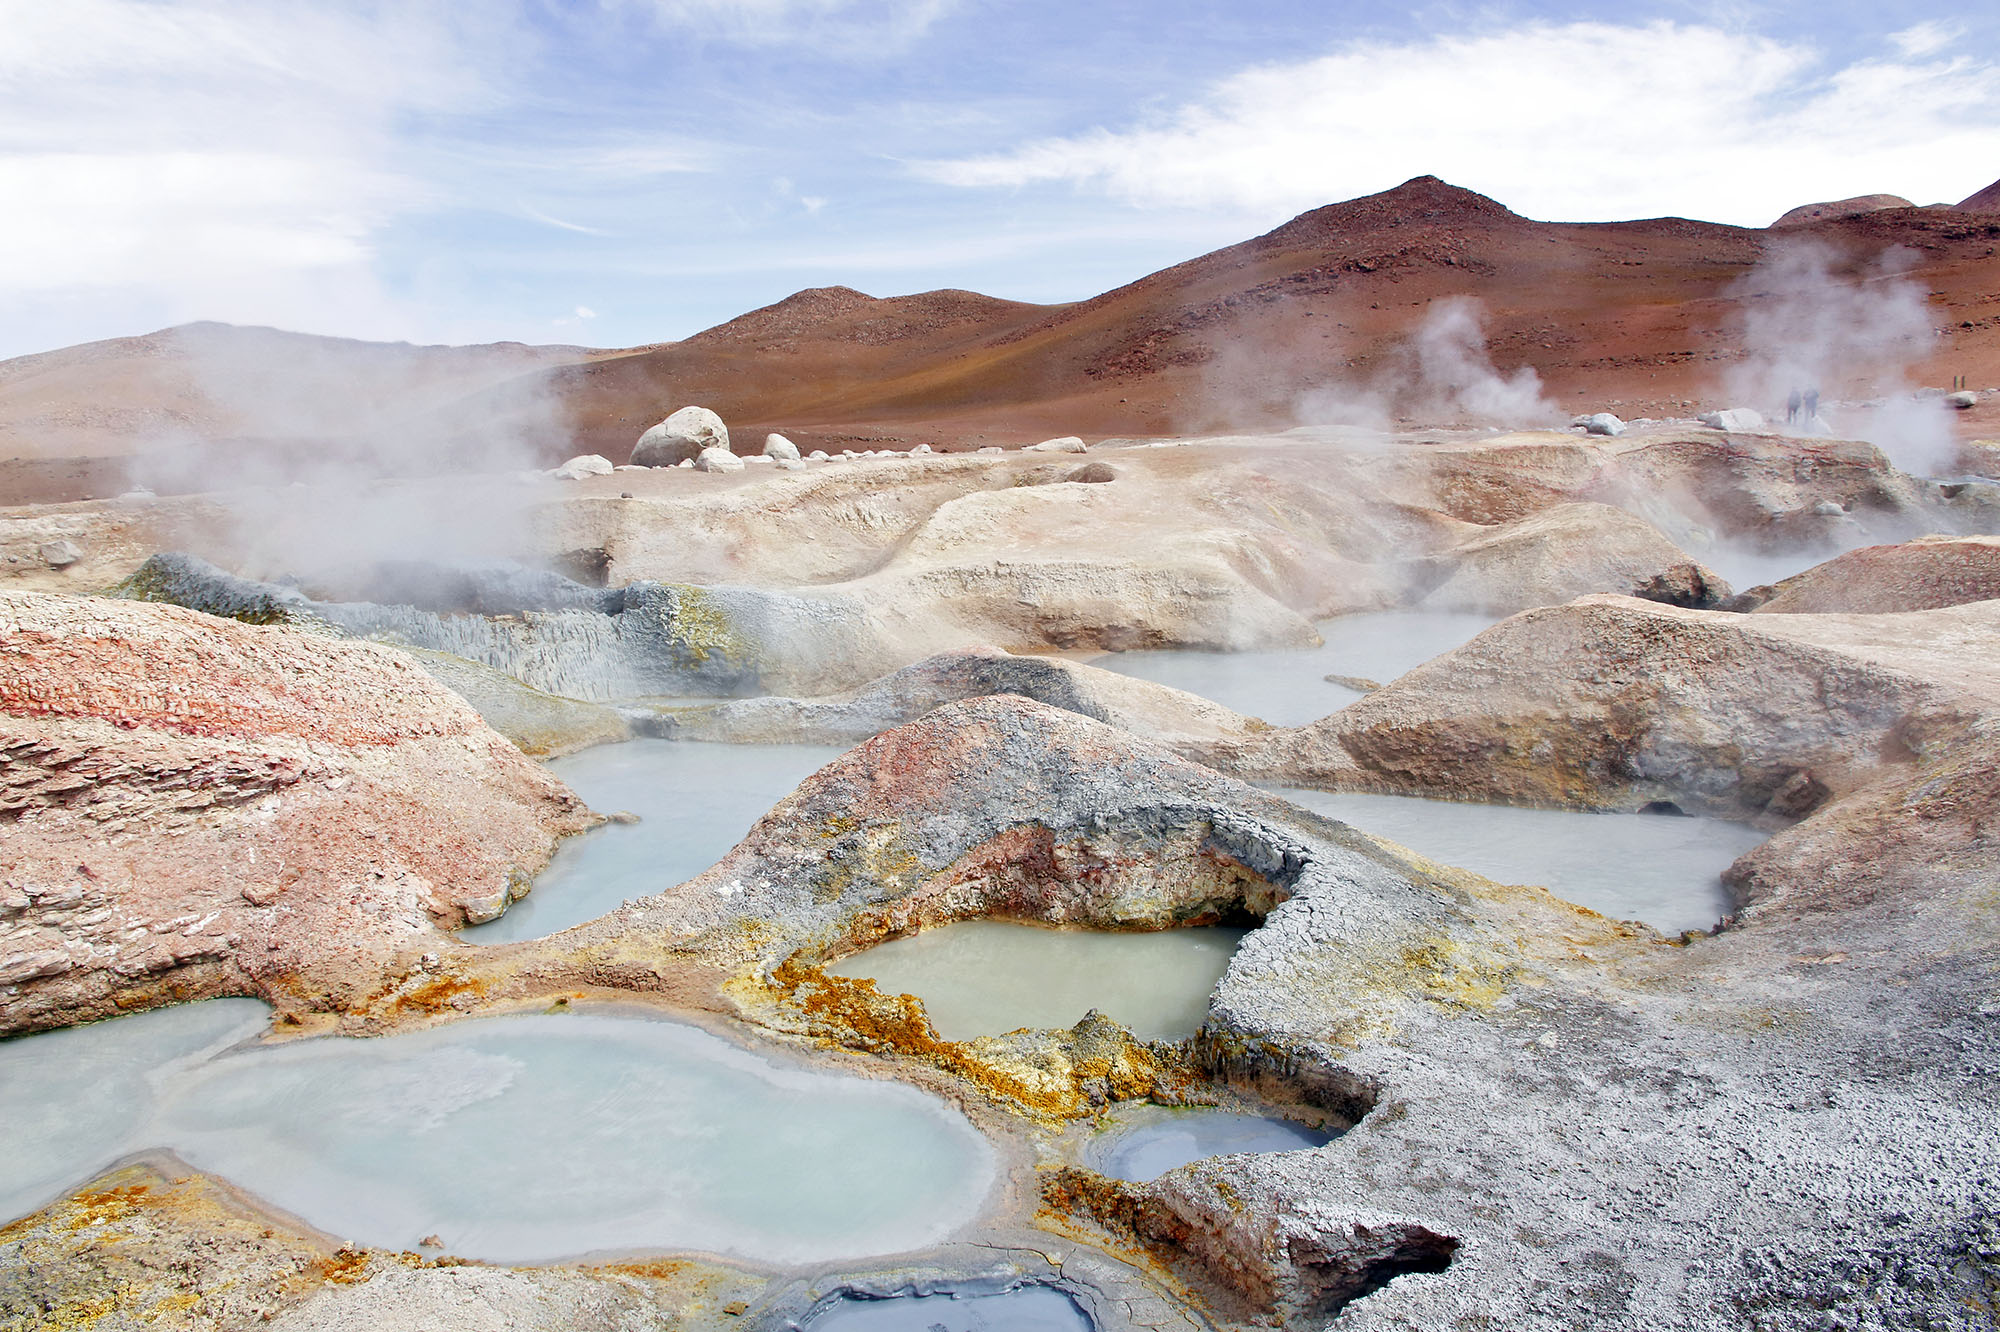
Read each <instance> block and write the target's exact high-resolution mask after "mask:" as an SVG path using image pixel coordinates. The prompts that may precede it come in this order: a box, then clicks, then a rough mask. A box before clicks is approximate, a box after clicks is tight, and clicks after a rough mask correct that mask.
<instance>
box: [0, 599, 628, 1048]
mask: <svg viewBox="0 0 2000 1332" xmlns="http://www.w3.org/2000/svg"><path fill="white" fill-rule="evenodd" d="M0 626H4V628H0V755H4V756H5V758H6V762H5V763H4V764H0V807H4V808H5V810H6V811H7V813H6V817H7V819H8V826H7V832H6V838H5V847H6V849H5V852H4V854H0V862H3V863H4V882H5V884H6V886H7V889H8V891H9V892H10V893H12V894H13V895H14V896H15V898H16V900H15V901H14V902H13V904H12V905H11V906H10V907H8V908H7V910H8V915H9V920H8V933H7V937H6V942H5V944H4V946H0V977H5V980H6V984H7V986H8V988H6V989H4V990H0V1033H8V1032H15V1031H22V1030H29V1029H34V1028H40V1027H48V1026H56V1025H62V1024H65V1023H70V1022H76V1021H81V1020H83V1019H85V1018H90V1017H101V1016H105V1015H107V1014H109V1013H112V1012H120V1011H130V1010H133V1009H138V1008H145V1007H149V1006H151V1005H154V1004H160V1003H168V1002H179V1001H183V1000H188V999H196V998H204V997H209V996H214V995H223V994H239V995H255V996H259V997H262V998H266V999H268V1000H270V1001H271V1002H272V1003H274V1004H277V1005H279V1006H280V1007H281V1008H286V1009H291V1008H294V1007H295V1006H298V1005H301V1004H303V1005H305V1006H307V1007H318V1008H332V1009H341V1008H345V1007H347V1006H349V1005H350V1004H352V1003H356V1002H359V1001H360V1000H361V998H362V997H363V996H366V995H368V994H370V993H373V992H375V991H376V990H377V989H378V987H379V985H380V982H381V976H382V973H383V969H384V968H386V967H387V966H389V965H390V962H391V960H392V959H394V958H396V957H398V956H401V955H405V954H414V953H423V952H425V951H427V950H433V949H436V948H438V947H439V946H440V945H444V944H448V943H449V939H448V936H447V935H446V934H445V931H446V930H448V929H451V928H453V927H455V926H457V925H460V924H463V923H465V922H466V921H467V920H468V919H472V918H476V917H478V916H480V915H483V914H485V913H487V912H488V911H493V912H496V913H497V911H498V910H499V909H500V908H502V907H504V906H505V904H506V903H507V901H508V900H509V898H510V897H512V896H513V895H514V894H515V893H517V892H518V891H520V890H521V886H522V885H524V884H526V883H527V882H528V881H529V880H530V879H531V878H532V876H533V874H534V873H535V872H536V871H537V870H539V869H540V868H541V866H542V865H543V864H544V863H545V862H546V861H547V860H548V857H549V855H550V853H551V852H553V851H554V849H555V844H556V839H557V838H558V837H559V836H561V835H563V834H565V833H571V832H576V831H579V830H581V829H583V828H585V827H587V826H589V825H590V824H591V823H593V822H595V818H594V816H592V815H591V814H590V812H589V811H588V810H587V809H585V808H584V806H583V804H582V802H581V801H579V800H578V799H577V798H576V796H575V795H574V794H572V793H571V792H570V791H569V789H568V788H567V787H565V786H564V785H563V784H562V783H561V782H560V781H558V780H556V779H555V778H554V777H552V776H550V775H549V774H548V773H547V772H546V771H545V770H543V769H542V768H541V767H540V766H538V765H537V764H535V763H534V762H533V761H531V760H530V759H528V758H527V757H526V756H524V755H523V754H522V753H521V751H520V750H519V749H517V748H516V747H515V746H514V745H513V744H511V743H509V742H508V741H507V740H505V739H504V738H502V737H501V736H499V735H497V734H495V733H494V731H493V730H492V729H491V728H490V727H488V726H487V725H486V723H485V722H483V721H482V720H480V718H479V715H478V714H477V713H476V712H474V711H473V710H472V709H471V708H470V707H469V706H467V705H466V704H465V702H464V701H463V700H461V699H460V698H459V697H458V696H457V695H456V694H454V693H452V692H451V691H450V690H449V689H447V688H445V687H444V686H443V685H441V684H439V683H437V682H436V681H435V680H433V679H432V678H431V677H430V676H429V675H427V674H425V673H424V671H423V670H422V669H420V668H419V667H418V666H417V665H416V664H415V662H413V661H412V660H411V659H410V658H409V657H408V656H406V655H404V654H403V653H401V652H398V651H396V650H395V649H393V648H389V647H384V646H380V645H378V644H373V643H360V642H347V641H340V640H335V639H330V638H327V637H325V636H323V635H315V634H311V633H305V632H300V631H297V630H293V629H287V628H277V627H260V626H253V625H247V624H240V623H237V622H235V621H233V620H225V619H218V618H215V617H214V616H210V615H204V614H201V613H199V612H196V611H191V610H186V609H183V608H181V607H178V606H168V605H157V604H149V603H145V602H131V601H116V600H107V599H103V598H96V597H69V596H59V595H53V594H47V593H32V592H4V593H0Z"/></svg>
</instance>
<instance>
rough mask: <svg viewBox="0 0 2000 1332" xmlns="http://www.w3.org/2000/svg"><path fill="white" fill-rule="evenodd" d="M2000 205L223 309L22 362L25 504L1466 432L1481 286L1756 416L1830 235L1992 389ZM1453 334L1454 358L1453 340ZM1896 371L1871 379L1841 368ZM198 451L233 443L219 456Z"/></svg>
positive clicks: (1438, 198)
mask: <svg viewBox="0 0 2000 1332" xmlns="http://www.w3.org/2000/svg"><path fill="white" fill-rule="evenodd" d="M1991 194H1992V191H1991V190H1988V191H1982V192H1981V193H1980V194H1978V195H1975V196H1973V197H1972V198H1971V199H1968V200H1967V201H1966V202H1965V203H1964V204H1962V205H1960V206H1958V207H1957V208H1955V209H1925V208H1890V209H1881V210H1877V211H1872V212H1868V213H1864V214H1860V215H1855V216H1844V217H1835V218H1829V219H1826V220H1822V221H1818V222H1807V223H1804V224H1795V225H1790V226H1787V227H1785V228H1784V229H1783V230H1782V231H1778V230H1776V229H1772V230H1749V229H1743V228H1737V227H1726V226H1719V225H1715V224H1710V223H1703V222H1692V221H1687V220H1683V219H1676V218H1663V219H1653V220H1647V221H1634V222H1619V223H1594V224H1570V223H1545V222H1536V221H1532V220H1529V219H1527V218H1523V217H1521V216H1519V215H1517V214H1515V213H1513V212H1511V211H1509V210H1508V209H1507V208H1505V207H1503V206H1502V205H1500V204H1499V203H1496V202H1494V201H1493V200H1491V199H1488V198H1485V197H1484V196H1482V195H1478V194H1474V193H1472V192H1470V191H1467V190H1462V189H1458V188H1455V187H1453V186H1451V185H1448V184H1446V183H1444V182H1443V181H1439V180H1437V179H1435V178H1432V177H1420V178H1418V179H1416V180H1412V181H1409V182H1407V183H1406V184H1404V185H1401V186H1398V187H1397V188H1395V189H1393V190H1389V191H1386V192H1384V193H1382V194H1377V195H1371V196H1369V197H1366V198H1361V199H1355V200H1350V201H1348V202H1345V203H1339V204H1333V205H1330V206H1328V207H1325V208H1320V209H1315V210H1314V211H1312V212H1309V213H1306V214H1303V215H1301V216H1300V217H1297V218H1295V219H1293V220H1292V221H1290V222H1288V223H1286V224H1285V225H1283V226H1281V227H1279V228H1277V229H1276V230H1274V231H1272V232H1270V233H1268V234H1266V235H1264V236H1260V237H1257V238H1256V239H1254V240H1249V241H1245V242H1243V243H1242V244H1239V245H1234V246H1230V247H1229V248H1227V249H1223V250H1218V251H1215V252H1214V253H1212V254H1207V255H1203V256H1201V257H1200V258H1197V259H1192V260H1189V261H1188V262H1186V263H1183V264H1179V265H1176V266H1174V267H1172V268H1169V269H1165V270H1163V271H1161V272H1158V273H1154V274H1152V275H1150V276H1147V277H1144V278H1141V279H1140V280H1138V281H1136V282H1133V283H1131V284H1129V285H1127V286H1124V287H1120V288H1118V289H1116V290H1114V291H1110V292H1106V293H1104V294H1103V295H1100V296H1096V297H1093V298H1091V299H1089V300H1083V301H1078V302H1075V303H1072V304H1068V305H1057V306H1036V305H1026V304H1021V303H1018V302H1011V301H1003V300H998V299H994V298H991V297H987V296H981V295H978V294H976V293H973V292H965V291H936V292H927V293H923V294H921V295H914V296H900V297H893V298H888V299H877V298H874V297H870V296H867V295H864V294H862V293H860V292H857V291H853V290H851V289H848V288H845V287H826V288H816V289H812V290H808V291H802V292H799V293H798V294H796V295H794V296H791V297H788V298H787V299H785V300H783V301H780V302H778V303H777V304H775V305H771V306H767V307H765V308H763V309H760V310H755V311H752V312H750V313H748V314H745V315H743V316H740V317H739V318H736V319H733V320H731V321H729V322H728V323H725V324H722V325H719V326H717V327H715V328H712V329H708V330H706V331H704V332H702V333H699V334H696V335H695V336H693V337H690V338H687V339H685V340H683V341H680V342H673V343H665V344H660V345H656V346H652V347H645V348H638V349H633V350H627V351H604V352H600V351H588V350H585V349H581V348H528V347H521V346H517V345H509V344H503V345H500V346H493V347H468V348H414V347H384V346H380V345H373V344H358V343H343V342H339V341H337V340H332V339H307V338H301V337H297V336H296V335H286V334H276V333H273V332H271V331H269V330H252V329H227V328H223V327H220V326H213V325H209V326H196V327H195V328H194V329H183V330H170V331H169V332H168V333H164V334H155V335H151V336H150V337H147V338H137V339H124V340H119V341H116V342H110V343H98V344H92V345H91V346H89V347H83V348H72V349H69V350H68V351H64V352H54V353H48V354H45V355H43V356H37V357H26V358H21V359H19V360H15V361H10V362H5V363H0V492H4V494H0V498H6V499H12V500H16V501H18V500H25V499H57V498H68V497H73V496H76V495H82V494H88V493H102V492H103V490H104V489H105V488H106V487H107V486H110V485H113V484H123V478H124V476H125V475H126V473H127V469H126V468H125V467H124V465H123V464H119V465H116V466H105V465H98V464H91V465H82V464H80V463H79V462H78V461H77V460H79V459H87V458H107V457H115V458H127V457H131V456H133V455H143V456H145V457H146V458H147V459H148V461H147V464H146V465H145V466H143V467H142V468H141V469H140V470H141V473H142V474H143V476H142V479H145V480H147V481H148V482H149V483H150V484H153V485H154V486H155V487H156V488H162V489H166V488H172V489H183V488H188V487H190V486H193V485H197V484H199V482H200V481H201V479H202V478H203V477H204V476H205V475H209V474H212V473H213V471H214V470H215V469H216V468H217V467H227V466H238V465H241V464H242V463H244V462H246V461H248V460H251V459H256V460H260V461H261V460H265V459H268V458H271V457H272V456H273V455H279V456H280V460H281V461H280V466H281V468H282V465H283V463H282V459H283V458H285V457H300V458H305V457H311V458H323V457H330V456H331V457H342V456H354V457H358V458H360V459H362V460H363V461H364V462H366V463H368V464H369V465H370V466H373V467H377V468H379V469H382V470H412V471H424V470H436V469H438V468H440V467H446V466H454V467H455V466H463V465H468V464H473V463H477V462H479V461H481V460H493V461H494V463H495V465H502V466H504V465H514V464H515V463H516V462H517V461H522V462H525V461H535V462H552V461H559V460H560V459H561V458H563V457H565V456H568V455H570V454H574V453H579V452H596V453H602V454H604V455H606V456H607V457H610V458H611V459H613V460H614V461H623V460H624V459H625V457H626V456H627V455H628V453H629V451H630V449H631V446H632V444H633V442H634V440H635V439H636V438H637V436H638V435H639V433H640V432H641V431H642V430H643V429H645V427H647V426H648V425H651V424H652V423H653V422H655V421H657V420H659V419H660V418H661V417H662V416H664V415H665V414H666V413H667V412H668V411H670V410H672V409H673V408H675V407H678V406H681V405H683V404H686V403H690V402H698V403H702V404H704V405H707V406H710V407H712V408H714V409H716V410H717V411H719V412H721V413H722V414H723V416H724V417H725V418H727V419H728V420H729V421H730V422H731V423H732V425H733V426H734V427H735V428H736V429H737V431H738V434H739V436H740V437H741V438H740V441H739V442H740V443H747V444H748V445H749V446H750V447H752V448H754V447H755V445H756V443H757V442H758V441H759V440H761V436H762V432H763V431H764V430H766V429H776V430H783V431H784V432H785V433H786V434H788V435H790V436H792V437H793V438H794V439H795V440H797V441H798V442H800V443H801V444H803V445H806V446H807V447H813V446H818V445H830V446H834V447H839V446H841V445H844V444H849V443H864V442H865V443H868V444H880V445H886V446H896V445H902V446H908V445H910V444H915V443H918V442H928V443H930V444H932V445H933V446H934V447H938V448H944V449H952V448H969V447H978V446H979V445H982V444H989V443H993V444H1008V443H1019V442H1024V441H1029V440H1033V439H1036V438H1041V437H1044V436H1047V435H1050V434H1058V433H1071V432H1075V433H1081V434H1084V435H1089V436H1110V435H1161V434H1172V433H1182V432H1191V431H1205V430H1216V429H1229V428H1245V429H1252V428H1268V427H1274V426H1286V425H1291V424H1296V423H1300V422H1302V421H1314V420H1327V419H1349V420H1354V419H1369V418H1373V419H1380V420H1384V421H1395V420H1398V419H1401V420H1405V421H1410V420H1418V421H1434V420H1435V421H1443V420H1448V419H1454V418H1456V417H1463V416H1464V415H1465V414H1466V410H1467V404H1466V403H1465V402H1464V401H1463V400H1461V399H1460V398H1458V397H1455V396H1454V395H1453V394H1452V393H1451V392H1449V391H1444V390H1449V388H1450V387H1451V386H1450V384H1449V382H1444V383H1443V388H1442V390H1441V387H1440V384H1441V380H1442V381H1449V380H1450V379H1451V369H1450V366H1449V364H1447V366H1446V367H1445V369H1444V370H1440V369H1439V366H1438V364H1437V361H1438V359H1439V358H1440V357H1442V358H1443V359H1444V360H1445V361H1446V362H1447V363H1449V362H1450V361H1452V359H1453V358H1455V357H1457V358H1462V356H1463V353H1464V350H1465V343H1464V338H1463V336H1462V330H1461V335H1458V336H1456V340H1454V336H1451V335H1449V334H1450V330H1449V327H1448V323H1449V321H1441V315H1442V309H1443V305H1442V303H1444V302H1448V301H1451V300H1452V299H1453V298H1458V297H1469V298H1471V299H1472V300H1473V301H1475V302H1476V303H1477V317H1478V318H1479V320H1480V321H1481V326H1482V327H1483V332H1484V336H1485V355H1486V356H1487V357H1488V358H1490V361H1491V364H1492V366H1493V367H1494V368H1495V369H1496V370H1497V371H1498V373H1499V376H1500V377H1501V378H1502V379H1503V380H1505V379H1511V378H1512V377H1513V376H1515V375H1517V374H1518V373H1519V372H1520V371H1521V370H1522V369H1523V368H1528V369H1532V370H1533V371H1534V372H1535V374H1536V376H1538V378H1539V382H1540V386H1541V389H1542V392H1543V394H1544V397H1545V406H1546V408H1547V412H1548V414H1549V415H1550V416H1553V417H1561V416H1565V415H1566V414H1567V413H1569V412H1571V411H1575V410H1598V409H1609V410H1612V411H1615V412H1618V413H1620V414H1621V415H1624V416H1627V417H1631V416H1640V415H1669V414H1684V413H1686V412H1688V411H1690V410H1693V409H1695V408H1696V407H1698V406H1718V405H1727V404H1726V402H1725V401H1724V399H1726V398H1727V397H1728V396H1729V394H1730V392H1731V390H1730V389H1729V387H1728V382H1729V371H1730V370H1731V368H1732V366H1734V365H1736V364H1738V363H1739V362H1741V361H1742V360H1743V359H1744V358H1745V357H1746V355H1747V354H1748V353H1747V352H1746V345H1745V319H1746V311H1747V310H1749V309H1751V308H1753V307H1754V306H1755V305H1756V304H1757V303H1758V302H1759V301H1763V300H1766V299H1768V295H1769V294H1768V293H1766V292H1764V291H1762V290H1761V289H1760V286H1759V283H1758V282H1757V281H1756V280H1754V279H1753V280H1749V281H1746V277H1747V276H1748V275H1750V274H1752V272H1753V270H1755V269H1756V266H1757V265H1758V263H1759V262H1760V260H1763V259H1765V258H1767V257H1768V256H1769V255H1770V254H1771V253H1772V252H1773V249H1774V247H1779V246H1797V245H1801V244H1806V245H1819V246H1823V247H1825V248H1826V249H1827V250H1828V251H1829V252H1830V253H1831V255H1832V256H1833V258H1832V261H1831V264H1830V274H1831V276H1832V278H1833V279H1834V281H1835V282H1837V283H1839V282H1846V283H1851V284H1859V285H1865V284H1867V283H1869V282H1872V281H1874V280H1876V278H1877V276H1878V275H1879V272H1880V265H1881V263H1882V260H1883V256H1884V255H1885V254H1889V253H1892V252H1893V253H1894V254H1895V255H1897V256H1899V259H1898V260H1897V266H1898V267H1900V268H1903V269H1906V270H1907V276H1908V277H1909V278H1911V279H1913V280H1914V281H1916V282H1917V283H1919V284H1921V285H1922V286H1923V287H1924V288H1927V289H1928V290H1929V292H1930V297H1929V301H1930V309H1931V313H1932V324H1933V326H1934V327H1935V329H1936V330H1938V337H1937V340H1936V344H1935V347H1934V348H1933V350H1932V351H1931V353H1930V354H1929V355H1928V356H1927V357H1926V358H1925V359H1924V360H1922V361H1921V362H1920V363H1919V364H1917V365H1916V366H1914V367H1913V373H1914V375H1915V378H1916V380H1917V382H1918V383H1921V384H1930V385H1939V386H1942V385H1945V384H1948V383H1949V382H1950V381H1951V379H1952V377H1954V376H1958V375H1964V376H1967V377H1969V379H1970V382H1971V383H1972V384H1973V385H1974V386H1976V387H1988V386H1993V385H2000V204H1996V203H1993V202H1992V201H1990V200H1989V199H1988V198H1987V196H1989V195H1991ZM1982 210H1988V211H1982ZM1460 322H1461V324H1463V323H1464V321H1463V320H1461V321H1460ZM1441 323H1443V324H1445V325H1446V326H1447V327H1446V334H1447V336H1445V337H1444V339H1443V341H1444V345H1443V346H1442V347H1439V346H1434V345H1431V344H1433V343H1435V342H1436V341H1437V340H1438V336H1439V335H1438V330H1439V328H1440V326H1441ZM190 339H192V340H193V342H195V343H197V344H199V355H189V354H188V353H187V351H186V344H187V343H188V342H189V340H190ZM1426 357H1428V358H1429V360H1428V361H1427V360H1426ZM217 367H220V369H218V368H217ZM217 376H219V377H220V378H219V382H215V383H211V382H208V379H212V378H215V377H217ZM246 382H247V383H248V384H250V385H251V388H249V389H246V388H245V387H244V385H245V383H246ZM294 384H298V385H301V386H302V387H301V388H300V389H299V390H298V391H296V392H294V391H292V389H291V386H292V385H294ZM1893 386H1894V385H1893V384H1891V383H1887V382H1884V383H1876V382H1873V379H1872V378H1871V375H1870V374H1869V373H1868V372H1866V371H1863V372H1860V373H1857V374H1856V375H1855V376H1854V377H1853V380H1852V382H1850V383H1846V384H1842V385H1838V386H1834V385H1829V386H1827V387H1828V389H1829V392H1830V393H1835V392H1838V393H1844V394H1847V395H1849V396H1855V395H1865V394H1867V393H1869V392H1872V391H1875V390H1876V389H1878V388H1884V387H1893ZM302 404H303V405H302ZM1750 405H1757V406H1762V407H1766V408H1769V407H1770V406H1772V404H1768V403H1757V404H1750ZM1989 415H1995V416H2000V407H1996V406H1994V405H1991V404H1986V403H1982V404H1981V406H1980V408H1978V409H1976V410H1974V411H1972V412H1969V413H1962V414H1961V416H1960V419H1959V424H1960V426H1961V428H1962V429H1964V430H1967V431H1970V432H1971V433H1973V434H1981V433H1983V434H1992V433H1995V431H1996V428H1997V427H2000V421H1994V422H1988V421H1986V420H1985V419H1983V418H1985V417H1987V416H1989ZM195 440H199V441H202V442H203V444H204V447H203V448H201V449H199V450H196V451H194V452H189V451H188V449H187V446H188V444H189V443H190V442H191V441H195ZM8 458H12V459H20V460H27V461H25V462H11V463H10V462H7V461H5V460H6V459H8Z"/></svg>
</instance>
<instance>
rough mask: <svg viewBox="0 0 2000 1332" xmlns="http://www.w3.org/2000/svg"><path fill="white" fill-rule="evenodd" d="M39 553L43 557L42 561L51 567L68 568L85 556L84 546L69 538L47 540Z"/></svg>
mask: <svg viewBox="0 0 2000 1332" xmlns="http://www.w3.org/2000/svg"><path fill="white" fill-rule="evenodd" d="M37 553H38V554H39V555H40V556H41V557H42V563H43V564H46V565H48V566H49V568H51V569H67V568H69V566H70V565H72V564H75V563H76V562H77V561H78V560H80V559H82V558H83V548H82V547H80V546H78V545H77V544H76V542H74V541H71V540H68V539H67V538H65V539H63V540H60V541H45V542H43V543H42V545H41V547H40V548H39V550H38V551H37Z"/></svg>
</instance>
